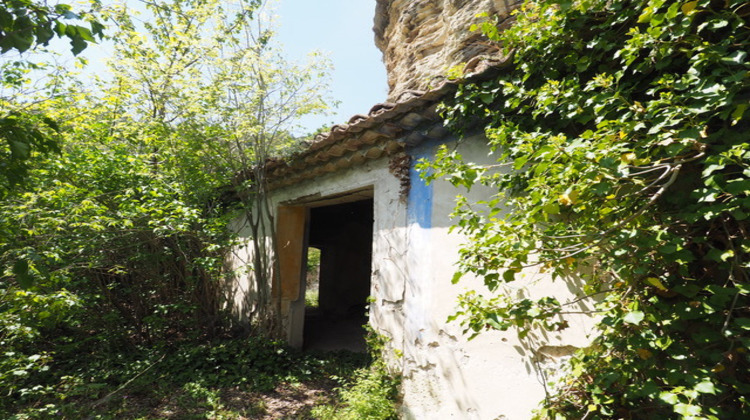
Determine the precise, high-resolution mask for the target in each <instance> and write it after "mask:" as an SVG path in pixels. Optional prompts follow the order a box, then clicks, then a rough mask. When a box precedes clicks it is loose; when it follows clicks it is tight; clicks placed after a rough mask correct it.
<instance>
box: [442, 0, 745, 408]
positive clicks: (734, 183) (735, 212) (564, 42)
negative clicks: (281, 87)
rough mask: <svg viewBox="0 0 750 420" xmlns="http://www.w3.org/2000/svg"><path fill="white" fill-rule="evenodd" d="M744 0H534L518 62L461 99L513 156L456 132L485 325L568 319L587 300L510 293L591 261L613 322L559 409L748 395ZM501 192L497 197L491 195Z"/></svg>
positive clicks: (467, 270) (450, 114)
mask: <svg viewBox="0 0 750 420" xmlns="http://www.w3.org/2000/svg"><path fill="white" fill-rule="evenodd" d="M749 16H750V8H749V7H748V4H747V3H746V2H744V1H727V2H724V1H709V0H699V1H688V2H666V1H663V0H651V1H647V0H632V1H622V2H609V1H598V0H593V1H572V2H571V1H566V2H555V1H544V0H540V1H532V2H527V3H525V4H524V6H522V7H521V8H520V9H519V10H518V12H517V14H516V17H517V23H516V25H515V26H513V27H512V28H511V29H509V30H507V31H506V32H504V33H500V34H497V30H496V29H495V28H494V23H493V22H492V20H488V21H487V22H485V23H483V24H479V25H477V27H478V28H483V29H484V31H485V33H487V34H488V35H490V36H491V38H492V39H493V40H494V41H496V42H498V43H499V44H500V45H501V46H503V47H504V48H506V52H509V53H510V52H511V51H513V53H514V58H513V63H514V66H513V68H512V69H510V70H508V71H506V72H505V73H504V74H502V75H501V76H500V77H498V78H496V79H494V80H490V81H486V82H480V83H475V84H465V85H464V86H462V87H461V88H460V89H459V92H458V95H457V96H456V99H455V100H452V101H448V102H447V103H446V105H445V106H444V108H443V112H444V116H445V117H446V120H447V123H448V124H449V125H451V126H452V127H453V128H454V129H456V130H458V131H459V132H460V131H461V130H463V129H467V127H471V125H470V124H471V122H472V121H476V120H477V117H478V118H479V119H480V121H483V122H484V129H485V133H486V134H487V137H488V139H489V144H490V146H491V147H492V149H493V151H494V153H495V154H496V155H497V156H498V162H500V163H501V164H503V165H507V166H508V167H509V171H507V172H506V173H500V174H498V173H491V172H489V171H487V169H486V168H482V167H478V166H477V165H473V164H471V163H469V162H463V161H462V160H461V158H460V156H459V155H458V154H456V153H455V152H452V151H450V150H448V149H446V148H444V149H443V150H442V152H441V154H440V155H439V157H438V159H437V160H436V162H434V163H433V167H434V169H435V170H436V171H437V172H436V174H435V175H434V176H435V177H444V178H446V179H448V180H449V181H451V182H453V183H454V184H455V185H458V186H466V187H467V188H470V187H471V186H472V185H474V184H475V183H482V184H485V185H488V186H491V187H493V188H496V190H497V191H498V194H497V196H496V197H494V198H492V199H490V200H488V201H487V202H485V203H482V204H483V206H473V205H472V203H469V202H468V201H467V200H466V199H465V198H459V200H458V206H457V208H456V215H457V216H458V218H459V222H458V227H457V228H458V230H459V231H460V232H462V233H464V234H466V235H467V236H468V239H469V240H468V241H467V243H466V244H465V246H464V247H463V248H462V250H461V258H460V261H461V262H460V267H459V273H458V274H457V277H456V279H457V280H458V278H460V276H461V275H464V274H473V275H476V276H479V277H481V278H483V279H484V283H485V285H486V286H487V289H488V290H487V291H479V290H477V291H473V292H470V293H467V294H466V295H464V296H463V297H462V300H461V309H460V311H459V312H458V313H457V314H456V317H455V318H456V319H458V320H460V321H461V322H462V323H463V324H464V325H465V326H466V329H467V332H471V333H473V334H479V333H481V332H482V331H484V330H486V329H501V330H506V329H508V328H518V329H519V334H521V336H523V335H524V334H526V333H528V331H529V330H530V329H532V328H540V327H541V328H546V329H564V328H566V327H567V326H566V325H565V323H564V322H559V321H558V318H557V316H558V315H560V314H564V313H565V312H566V311H569V305H570V304H571V303H570V302H559V301H558V299H557V298H555V297H554V296H546V297H544V298H541V299H537V300H530V299H522V300H518V299H517V298H516V297H515V296H513V295H512V294H505V293H504V290H505V289H504V286H505V285H506V284H508V283H512V282H513V281H515V280H516V278H517V277H518V273H520V272H522V271H523V270H524V269H526V268H528V267H537V268H538V269H541V270H546V271H548V272H550V273H552V275H553V276H555V277H558V278H559V277H564V276H565V275H567V274H568V273H569V272H570V271H571V270H578V272H580V273H591V274H588V275H586V274H584V278H585V285H584V288H583V291H582V292H583V294H584V296H582V297H581V299H592V301H593V298H594V297H596V298H598V299H597V302H594V303H595V305H596V313H597V315H599V316H601V322H600V323H599V332H600V335H599V337H598V338H597V339H596V340H595V341H594V343H593V344H592V345H591V346H590V347H589V348H586V349H582V350H581V351H579V353H578V354H577V355H576V356H575V357H574V358H573V359H572V361H571V364H570V366H569V367H568V369H569V370H568V372H567V375H566V376H565V377H564V378H562V379H561V380H559V381H558V383H557V384H556V387H555V389H556V392H555V393H554V394H552V395H549V396H548V398H547V399H546V400H545V402H544V405H543V408H542V410H541V411H540V413H539V416H540V417H542V418H561V417H562V418H583V417H591V418H611V417H618V418H620V417H623V418H656V417H670V416H674V415H681V416H683V417H684V418H707V419H719V418H742V417H747V416H748V414H749V413H750V406H749V405H748V401H747V397H746V395H747V392H748V389H750V377H748V375H747V372H748V359H747V348H748V346H749V345H750V333H748V329H750V312H749V311H748V307H749V305H750V276H749V273H748V268H750V256H749V255H750V254H749V253H748V251H750V247H749V246H750V236H748V232H749V231H750V230H749V229H750V225H748V215H750V201H749V200H748V197H749V194H750V166H749V164H748V163H749V162H750V143H749V142H748V138H747V130H748V120H747V117H746V111H747V108H748V98H750V79H748V78H747V77H746V76H747V71H748V69H749V68H750V64H749V63H748V60H747V46H748V44H750V30H748V17H749ZM483 209H484V210H483Z"/></svg>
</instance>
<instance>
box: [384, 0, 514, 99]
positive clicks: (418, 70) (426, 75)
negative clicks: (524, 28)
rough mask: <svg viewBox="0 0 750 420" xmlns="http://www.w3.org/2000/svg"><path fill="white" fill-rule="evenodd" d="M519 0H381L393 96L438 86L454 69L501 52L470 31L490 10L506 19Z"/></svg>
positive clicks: (390, 86) (386, 55) (392, 97)
mask: <svg viewBox="0 0 750 420" xmlns="http://www.w3.org/2000/svg"><path fill="white" fill-rule="evenodd" d="M519 3H520V1H518V0H377V7H376V12H375V26H374V28H373V29H374V31H375V44H376V45H377V47H378V48H379V49H380V51H381V52H382V53H383V62H384V63H385V67H386V71H387V73H388V87H389V94H388V98H389V100H391V101H395V100H396V99H397V98H398V97H399V95H401V94H402V93H403V92H404V91H406V90H409V89H414V90H425V89H428V88H429V87H430V86H435V85H437V84H438V82H439V80H441V79H442V78H443V76H444V75H445V74H446V71H447V69H448V68H450V67H452V66H455V65H457V64H460V63H464V62H468V61H470V60H471V59H472V58H474V57H477V56H479V55H481V54H490V55H493V54H497V53H498V50H497V48H496V47H494V46H491V45H490V44H489V43H487V42H486V38H484V37H483V36H482V35H481V34H480V33H479V32H470V31H469V27H470V26H471V24H472V23H475V22H477V18H476V15H477V14H478V13H481V12H489V13H490V14H493V15H497V16H499V17H500V19H501V21H505V19H507V17H508V16H509V13H510V11H511V10H512V9H513V8H514V7H516V6H517V5H518V4H519Z"/></svg>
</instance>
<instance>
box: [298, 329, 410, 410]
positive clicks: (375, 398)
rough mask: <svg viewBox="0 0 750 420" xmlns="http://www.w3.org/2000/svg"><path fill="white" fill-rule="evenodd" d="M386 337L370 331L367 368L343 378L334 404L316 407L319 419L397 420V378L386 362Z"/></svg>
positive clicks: (337, 389) (398, 381)
mask: <svg viewBox="0 0 750 420" xmlns="http://www.w3.org/2000/svg"><path fill="white" fill-rule="evenodd" d="M383 340H384V338H383V337H382V336H380V335H378V334H376V333H375V332H374V331H372V330H369V335H368V337H367V342H368V343H367V344H368V347H369V349H370V354H371V355H372V361H371V363H370V364H369V365H368V366H365V367H362V368H360V369H358V370H356V371H354V372H353V374H352V375H351V377H349V378H340V382H341V386H340V387H338V388H336V392H337V398H336V401H334V402H333V403H331V404H324V405H320V406H317V407H315V408H313V410H312V415H313V417H314V418H316V419H320V420H360V419H362V420H394V419H396V418H397V416H398V405H397V404H398V403H397V402H398V385H399V383H400V380H399V378H398V377H397V376H395V375H393V374H391V373H390V372H388V368H387V366H386V363H385V360H384V359H383V351H384V349H385V346H384V341H383Z"/></svg>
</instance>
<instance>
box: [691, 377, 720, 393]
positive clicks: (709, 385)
mask: <svg viewBox="0 0 750 420" xmlns="http://www.w3.org/2000/svg"><path fill="white" fill-rule="evenodd" d="M693 389H695V390H696V391H698V392H700V393H701V394H716V388H714V383H713V382H711V381H710V380H704V381H703V382H701V383H699V384H698V385H696V386H695V388H693Z"/></svg>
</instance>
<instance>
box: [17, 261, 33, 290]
mask: <svg viewBox="0 0 750 420" xmlns="http://www.w3.org/2000/svg"><path fill="white" fill-rule="evenodd" d="M13 274H15V276H16V281H17V282H18V285H19V286H20V287H21V288H22V289H24V290H25V289H28V288H30V287H31V286H33V285H34V278H33V277H32V276H31V275H30V274H29V263H28V261H26V260H18V261H16V262H15V264H13Z"/></svg>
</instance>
